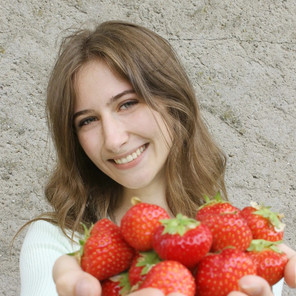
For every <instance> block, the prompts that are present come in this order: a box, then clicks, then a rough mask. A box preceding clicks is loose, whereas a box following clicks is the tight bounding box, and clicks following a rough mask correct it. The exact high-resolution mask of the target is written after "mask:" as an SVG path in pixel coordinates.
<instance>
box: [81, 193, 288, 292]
mask: <svg viewBox="0 0 296 296" xmlns="http://www.w3.org/2000/svg"><path fill="white" fill-rule="evenodd" d="M283 233H284V224H283V223H282V222H281V216H280V215H279V214H277V213H274V212H272V211H271V210H270V209H269V208H268V207H263V206H259V205H258V204H255V203H252V204H251V206H250V207H246V208H244V209H242V210H240V209H238V208H236V207H234V206H233V205H231V204H230V203H229V202H227V201H222V199H221V197H220V195H219V194H217V196H216V197H215V198H214V199H213V200H209V199H208V198H207V202H206V203H205V205H203V206H202V207H200V208H199V210H198V212H197V215H196V219H191V218H188V217H186V216H183V215H181V214H178V215H177V216H176V218H170V217H169V215H168V213H167V212H166V211H165V210H164V209H163V208H161V207H159V206H157V205H153V204H147V203H141V202H140V203H136V204H135V205H133V206H132V207H131V208H130V209H129V210H128V211H127V213H126V214H125V215H124V217H123V218H122V220H121V225H120V226H117V225H116V224H114V223H113V222H112V221H110V220H109V219H106V218H105V219H101V220H99V221H98V222H97V223H96V224H95V225H94V226H93V227H92V228H91V229H90V230H87V229H86V237H85V240H84V241H83V242H81V245H82V247H81V252H80V260H81V267H82V269H83V270H84V271H86V272H88V273H90V274H92V275H93V276H95V277H96V278H97V279H98V280H100V281H101V284H102V295H103V296H115V295H126V294H128V293H131V292H133V291H136V290H139V289H143V288H147V287H153V288H158V289H160V290H162V291H163V293H164V294H165V295H167V294H169V293H172V292H180V293H183V294H184V295H187V296H226V295H227V294H228V293H230V292H231V291H235V290H238V280H239V279H240V278H241V277H243V276H245V275H259V276H261V277H263V278H264V279H266V280H267V281H268V283H269V284H270V285H273V284H275V283H277V282H278V281H279V280H280V279H281V278H282V277H283V274H284V268H285V265H286V263H287V261H288V258H287V256H286V255H285V254H284V253H282V252H280V251H279V250H278V249H277V248H276V245H277V244H279V243H280V242H281V241H282V239H283Z"/></svg>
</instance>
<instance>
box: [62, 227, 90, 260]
mask: <svg viewBox="0 0 296 296" xmlns="http://www.w3.org/2000/svg"><path fill="white" fill-rule="evenodd" d="M81 225H82V227H83V229H84V239H80V240H79V244H80V249H79V250H78V251H76V252H73V253H68V255H69V256H74V257H75V258H76V259H77V260H78V262H79V263H80V260H81V257H82V255H83V250H84V245H85V242H86V241H87V240H88V238H89V237H90V233H91V230H92V229H93V227H94V225H93V224H92V225H91V226H90V228H87V227H86V225H85V224H83V223H81Z"/></svg>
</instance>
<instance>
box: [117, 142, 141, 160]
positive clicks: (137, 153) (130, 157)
mask: <svg viewBox="0 0 296 296" xmlns="http://www.w3.org/2000/svg"><path fill="white" fill-rule="evenodd" d="M145 150H146V145H143V146H141V147H140V148H138V149H137V150H136V151H135V152H133V153H131V154H129V155H127V156H126V157H122V158H118V159H114V162H115V163H116V164H125V163H129V162H131V161H133V160H135V159H136V158H138V157H139V156H140V155H141V154H142V153H143V152H144V151H145Z"/></svg>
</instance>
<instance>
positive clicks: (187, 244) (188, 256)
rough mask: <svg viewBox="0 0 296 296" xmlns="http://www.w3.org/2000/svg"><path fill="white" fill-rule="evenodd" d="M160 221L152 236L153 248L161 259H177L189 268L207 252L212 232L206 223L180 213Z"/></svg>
mask: <svg viewBox="0 0 296 296" xmlns="http://www.w3.org/2000/svg"><path fill="white" fill-rule="evenodd" d="M161 223H162V225H161V226H159V227H158V228H157V229H156V231H155V233H154V236H153V248H154V250H155V251H156V253H157V254H158V255H159V257H160V258H161V259H163V260H175V261H179V262H180V263H182V264H183V265H185V266H186V267H188V268H190V269H191V268H193V267H195V266H196V264H197V263H198V262H199V260H200V259H201V258H202V257H204V256H205V255H206V254H207V253H208V252H209V250H210V248H211V244H212V234H211V232H210V230H209V228H208V227H207V226H206V225H204V224H202V223H200V222H199V221H197V220H195V219H190V218H188V217H186V216H183V215H181V214H178V215H177V216H176V218H174V219H167V220H161Z"/></svg>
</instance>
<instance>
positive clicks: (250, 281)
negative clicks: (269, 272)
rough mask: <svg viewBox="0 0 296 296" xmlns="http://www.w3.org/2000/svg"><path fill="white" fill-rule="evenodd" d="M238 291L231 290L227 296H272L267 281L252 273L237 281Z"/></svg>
mask: <svg viewBox="0 0 296 296" xmlns="http://www.w3.org/2000/svg"><path fill="white" fill-rule="evenodd" d="M239 288H240V292H231V293H230V294H228V296H273V294H272V291H271V288H270V286H269V284H268V283H267V281H265V280H264V279H263V278H260V277H258V276H254V275H247V276H244V277H243V278H241V279H240V281H239Z"/></svg>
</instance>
